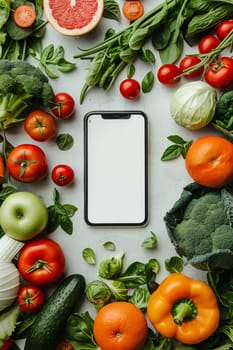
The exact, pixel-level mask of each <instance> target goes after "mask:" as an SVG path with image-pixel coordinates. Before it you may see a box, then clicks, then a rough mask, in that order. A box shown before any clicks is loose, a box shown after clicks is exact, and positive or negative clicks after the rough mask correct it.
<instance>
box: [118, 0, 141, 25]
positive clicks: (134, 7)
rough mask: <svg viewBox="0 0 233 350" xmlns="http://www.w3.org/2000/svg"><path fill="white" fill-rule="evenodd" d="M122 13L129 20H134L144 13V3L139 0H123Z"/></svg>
mask: <svg viewBox="0 0 233 350" xmlns="http://www.w3.org/2000/svg"><path fill="white" fill-rule="evenodd" d="M122 13H123V15H124V16H125V18H127V19H128V20H129V21H135V20H136V19H138V18H139V17H141V16H142V15H143V14H144V4H143V2H142V1H141V0H130V1H125V2H124V4H123V6H122Z"/></svg>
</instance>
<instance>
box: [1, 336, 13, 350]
mask: <svg viewBox="0 0 233 350" xmlns="http://www.w3.org/2000/svg"><path fill="white" fill-rule="evenodd" d="M12 343H13V341H12V339H11V338H7V339H5V340H4V343H3V346H2V347H1V350H9V349H10V348H11V345H12Z"/></svg>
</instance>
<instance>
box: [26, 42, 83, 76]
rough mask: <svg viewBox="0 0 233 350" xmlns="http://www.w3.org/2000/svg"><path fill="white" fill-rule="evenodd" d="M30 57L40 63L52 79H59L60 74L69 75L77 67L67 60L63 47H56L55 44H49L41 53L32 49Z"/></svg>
mask: <svg viewBox="0 0 233 350" xmlns="http://www.w3.org/2000/svg"><path fill="white" fill-rule="evenodd" d="M29 52H30V55H31V56H32V57H33V58H35V59H36V60H37V61H39V62H40V64H41V66H42V67H43V68H44V70H45V73H46V74H47V75H48V77H49V78H51V79H56V78H58V77H59V72H62V73H67V72H72V71H73V70H74V69H75V68H76V65H75V63H72V62H69V61H68V60H66V59H65V50H64V47H63V46H58V47H57V48H55V47H54V45H53V44H49V45H48V46H47V47H45V48H44V49H43V50H41V51H40V52H37V51H36V50H35V49H33V48H31V49H30V51H29Z"/></svg>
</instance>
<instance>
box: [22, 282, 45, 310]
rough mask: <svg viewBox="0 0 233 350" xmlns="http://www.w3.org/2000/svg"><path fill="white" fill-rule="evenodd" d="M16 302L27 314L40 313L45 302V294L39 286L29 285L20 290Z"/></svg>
mask: <svg viewBox="0 0 233 350" xmlns="http://www.w3.org/2000/svg"><path fill="white" fill-rule="evenodd" d="M16 302H17V304H18V306H19V307H20V309H21V310H23V311H24V312H27V313H33V312H36V311H39V310H40V309H41V307H42V306H43V304H44V302H45V294H44V292H43V291H42V290H41V289H40V288H38V287H37V286H33V285H27V286H23V287H22V288H20V289H19V291H18V295H17V298H16Z"/></svg>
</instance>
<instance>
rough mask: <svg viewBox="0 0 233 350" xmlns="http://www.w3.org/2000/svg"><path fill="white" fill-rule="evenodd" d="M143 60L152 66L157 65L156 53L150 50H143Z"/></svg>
mask: <svg viewBox="0 0 233 350" xmlns="http://www.w3.org/2000/svg"><path fill="white" fill-rule="evenodd" d="M141 59H142V60H143V61H144V62H149V63H152V64H155V61H156V59H155V55H154V53H153V52H152V51H151V50H150V49H144V48H142V52H141Z"/></svg>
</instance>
